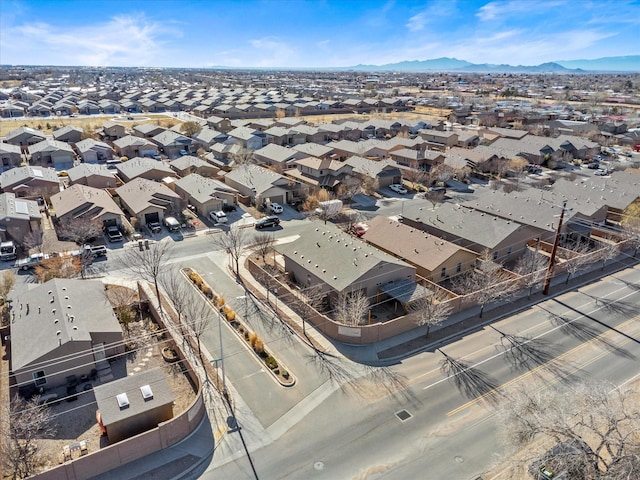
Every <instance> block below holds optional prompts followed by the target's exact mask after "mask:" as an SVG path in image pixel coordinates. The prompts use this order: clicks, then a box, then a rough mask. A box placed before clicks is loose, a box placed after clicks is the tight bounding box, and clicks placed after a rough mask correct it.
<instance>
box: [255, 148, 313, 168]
mask: <svg viewBox="0 0 640 480" xmlns="http://www.w3.org/2000/svg"><path fill="white" fill-rule="evenodd" d="M306 156H307V155H305V154H304V153H303V152H299V151H298V150H294V149H292V148H286V147H282V146H280V145H276V144H275V143H270V144H268V145H266V146H264V147H262V148H261V149H259V150H256V151H255V152H253V158H255V159H256V161H257V162H259V163H264V164H266V165H270V166H271V165H273V166H277V167H279V168H281V169H282V170H286V169H287V168H291V167H292V166H293V165H292V163H293V160H298V159H301V158H304V157H306Z"/></svg>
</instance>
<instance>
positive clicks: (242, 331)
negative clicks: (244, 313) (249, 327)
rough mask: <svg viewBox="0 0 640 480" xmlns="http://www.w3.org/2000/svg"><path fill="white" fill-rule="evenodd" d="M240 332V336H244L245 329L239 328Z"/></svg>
mask: <svg viewBox="0 0 640 480" xmlns="http://www.w3.org/2000/svg"><path fill="white" fill-rule="evenodd" d="M238 332H239V333H240V335H244V327H238Z"/></svg>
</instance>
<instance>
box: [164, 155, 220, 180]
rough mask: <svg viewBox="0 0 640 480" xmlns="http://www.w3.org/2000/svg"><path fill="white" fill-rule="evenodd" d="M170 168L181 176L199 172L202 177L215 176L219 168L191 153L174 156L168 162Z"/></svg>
mask: <svg viewBox="0 0 640 480" xmlns="http://www.w3.org/2000/svg"><path fill="white" fill-rule="evenodd" d="M169 166H170V167H171V169H172V170H173V171H174V172H176V173H177V174H178V175H180V176H181V177H184V176H186V175H189V174H190V173H199V174H200V175H202V176H203V177H215V176H216V175H217V173H218V172H219V171H220V169H219V168H218V167H216V166H214V165H211V164H210V163H209V162H206V161H204V160H202V159H200V158H198V157H194V156H193V155H185V156H184V157H180V158H176V159H175V160H172V161H171V162H170V163H169Z"/></svg>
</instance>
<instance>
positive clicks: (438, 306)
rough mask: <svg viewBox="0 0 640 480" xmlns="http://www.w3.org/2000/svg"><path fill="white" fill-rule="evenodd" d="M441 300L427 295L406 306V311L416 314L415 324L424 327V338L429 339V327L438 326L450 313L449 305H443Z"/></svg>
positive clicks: (433, 295) (432, 295)
mask: <svg viewBox="0 0 640 480" xmlns="http://www.w3.org/2000/svg"><path fill="white" fill-rule="evenodd" d="M443 300H444V299H442V298H439V297H438V296H437V295H436V294H429V295H426V296H424V297H420V298H419V299H418V300H416V301H414V302H411V303H410V304H409V305H408V310H409V311H410V312H414V313H416V324H417V325H418V326H419V327H423V326H425V325H426V327H427V333H426V334H425V338H427V337H429V330H430V329H431V327H435V326H436V325H440V324H441V323H442V322H443V321H444V320H445V319H446V318H447V317H448V316H449V314H450V313H451V305H449V304H448V303H443Z"/></svg>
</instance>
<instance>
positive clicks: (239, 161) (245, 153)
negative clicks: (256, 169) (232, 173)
mask: <svg viewBox="0 0 640 480" xmlns="http://www.w3.org/2000/svg"><path fill="white" fill-rule="evenodd" d="M231 159H232V160H233V168H241V167H244V166H246V165H255V164H256V160H255V158H254V157H253V150H248V149H246V148H244V147H241V148H240V149H238V150H237V151H236V152H234V153H232V154H231ZM246 175H248V176H249V177H250V176H251V175H250V173H249V170H248V169H246Z"/></svg>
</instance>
